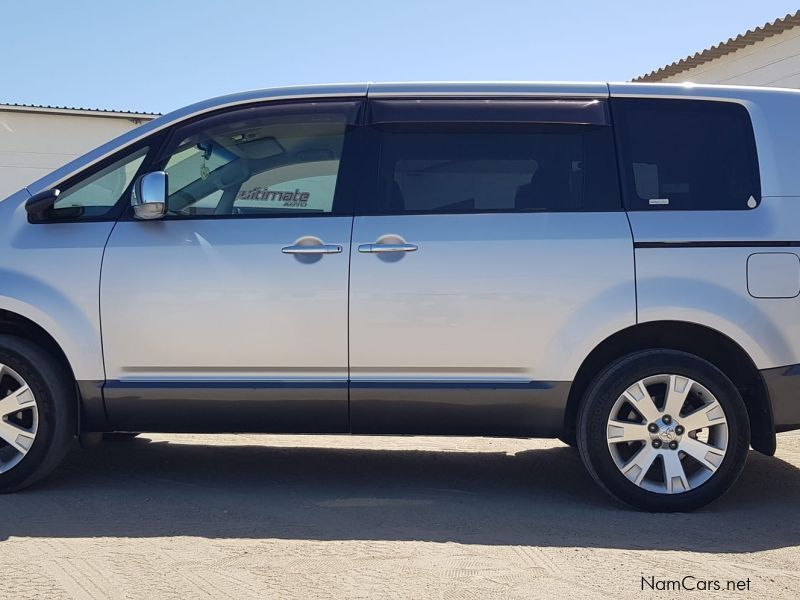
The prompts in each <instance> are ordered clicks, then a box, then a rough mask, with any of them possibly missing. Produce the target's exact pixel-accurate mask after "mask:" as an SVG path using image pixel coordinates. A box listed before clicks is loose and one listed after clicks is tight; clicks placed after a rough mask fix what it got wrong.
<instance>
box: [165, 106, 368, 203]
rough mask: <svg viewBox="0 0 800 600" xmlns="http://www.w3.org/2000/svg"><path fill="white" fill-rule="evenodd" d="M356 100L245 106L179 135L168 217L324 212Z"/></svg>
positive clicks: (170, 163) (170, 166) (170, 170)
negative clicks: (256, 107)
mask: <svg viewBox="0 0 800 600" xmlns="http://www.w3.org/2000/svg"><path fill="white" fill-rule="evenodd" d="M354 106H356V105H355V104H354V103H331V104H325V103H319V104H315V105H313V106H311V105H309V106H304V105H291V106H288V107H286V106H284V107H275V108H274V109H272V108H264V109H248V110H244V111H239V112H237V113H235V114H233V115H228V116H226V117H224V118H222V119H220V118H212V119H210V120H209V121H207V122H205V123H200V124H199V125H193V126H191V127H190V128H188V129H187V130H186V131H185V132H184V133H182V134H180V135H178V137H177V144H175V145H174V148H173V150H171V151H170V153H169V156H168V157H167V158H166V159H165V162H164V170H165V171H166V172H167V175H168V177H169V180H168V181H169V197H168V203H167V211H168V214H169V215H170V216H173V217H192V216H212V215H216V216H235V215H270V214H315V213H316V214H325V213H331V212H333V210H334V195H335V191H336V183H337V176H338V173H339V165H340V162H341V157H342V152H343V148H344V140H345V134H346V132H347V130H348V128H349V125H350V123H351V122H352V119H353V108H354Z"/></svg>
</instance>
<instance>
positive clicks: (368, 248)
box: [358, 244, 419, 254]
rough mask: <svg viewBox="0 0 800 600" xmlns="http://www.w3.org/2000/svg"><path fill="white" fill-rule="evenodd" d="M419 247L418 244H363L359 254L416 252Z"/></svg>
mask: <svg viewBox="0 0 800 600" xmlns="http://www.w3.org/2000/svg"><path fill="white" fill-rule="evenodd" d="M417 250H419V246H417V245H416V244H361V245H360V246H359V247H358V251H359V252H368V253H372V254H376V253H379V252H416V251H417Z"/></svg>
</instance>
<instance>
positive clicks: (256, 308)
mask: <svg viewBox="0 0 800 600" xmlns="http://www.w3.org/2000/svg"><path fill="white" fill-rule="evenodd" d="M798 132H800V92H797V91H792V90H767V89H758V88H743V87H714V86H691V85H647V84H628V83H622V84H533V83H531V84H529V83H514V84H510V83H498V84H488V83H486V84H482V83H463V84H429V83H426V84H370V85H366V84H363V85H329V86H314V87H297V88H283V89H271V90H261V91H256V92H247V93H243V94H237V95H232V96H225V97H222V98H217V99H214V100H210V101H207V102H201V103H199V104H195V105H192V106H189V107H187V108H185V109H181V110H178V111H176V112H174V113H171V114H169V115H166V116H163V117H161V118H158V119H156V120H154V121H152V122H150V123H147V124H146V125H143V126H141V127H139V128H138V129H135V130H133V131H131V132H129V133H127V134H125V135H123V136H121V137H120V138H118V139H116V140H114V141H112V142H109V143H108V144H106V145H104V146H102V147H100V148H98V149H96V150H94V151H93V152H90V153H89V154H87V155H86V156H84V157H82V158H79V159H77V160H75V161H73V162H72V163H70V164H68V165H66V166H65V167H63V168H61V169H59V170H57V171H55V172H54V173H52V174H50V175H48V176H46V177H44V178H43V179H41V180H39V181H37V182H36V183H34V184H32V185H30V186H29V187H28V188H26V189H23V190H20V191H19V192H17V193H16V194H14V195H12V196H10V197H9V198H6V199H5V200H4V201H2V202H0V223H2V227H0V491H14V490H19V489H21V488H23V487H25V486H27V485H29V484H31V483H33V482H34V481H36V480H38V479H41V478H42V477H43V476H45V475H46V474H47V473H48V472H49V471H51V470H52V469H53V468H54V467H55V466H56V465H57V464H58V463H59V461H60V460H61V459H62V458H63V456H64V455H65V453H66V452H67V450H68V448H69V446H70V444H71V443H72V442H73V440H74V438H75V437H76V435H79V434H85V433H87V432H95V433H96V432H131V433H134V432H140V431H154V432H155V431H158V432H274V433H354V434H425V435H481V436H508V437H559V438H561V439H562V440H563V441H564V442H566V443H567V444H570V445H573V446H577V449H578V451H579V452H580V455H581V458H582V460H583V462H584V464H585V465H586V467H587V469H588V471H589V472H590V473H591V475H592V477H593V478H594V479H595V480H596V481H597V482H598V483H599V484H600V485H601V486H602V487H603V488H605V489H606V490H607V491H608V492H609V493H610V494H612V495H613V496H614V497H616V498H618V499H619V500H621V501H623V502H626V503H628V504H630V505H632V506H635V507H638V508H642V509H645V510H655V511H682V510H690V509H693V508H696V507H699V506H702V505H704V504H706V503H707V502H710V501H711V500H713V499H715V498H717V497H719V496H720V495H721V494H722V493H724V492H725V491H726V490H727V489H728V488H730V487H731V485H732V484H733V483H734V482H735V481H736V479H737V478H738V477H739V474H740V473H741V471H742V468H743V467H744V464H745V459H746V457H747V454H748V451H749V448H750V447H752V448H754V449H755V450H757V451H759V452H762V453H764V454H768V455H771V454H773V453H774V452H775V445H776V432H780V431H786V430H789V429H794V428H800V395H799V392H800V318H798V315H800V297H799V296H800V169H799V168H798V167H797V161H798V143H797V140H798Z"/></svg>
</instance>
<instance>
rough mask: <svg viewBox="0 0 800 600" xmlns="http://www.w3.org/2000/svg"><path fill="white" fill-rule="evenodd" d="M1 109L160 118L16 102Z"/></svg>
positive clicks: (125, 111)
mask: <svg viewBox="0 0 800 600" xmlns="http://www.w3.org/2000/svg"><path fill="white" fill-rule="evenodd" d="M3 108H10V109H12V110H26V109H32V110H35V111H53V112H76V113H83V114H86V113H97V114H99V115H107V116H126V117H130V118H137V117H138V118H148V119H153V118H155V117H160V116H161V113H154V112H143V111H133V110H114V109H109V108H84V107H77V106H53V105H50V104H20V103H17V102H9V103H0V110H2V109H3Z"/></svg>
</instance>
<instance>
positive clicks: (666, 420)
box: [661, 415, 672, 425]
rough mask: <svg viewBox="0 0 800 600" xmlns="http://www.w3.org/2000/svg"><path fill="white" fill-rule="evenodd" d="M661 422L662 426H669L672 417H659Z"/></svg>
mask: <svg viewBox="0 0 800 600" xmlns="http://www.w3.org/2000/svg"><path fill="white" fill-rule="evenodd" d="M661 420H662V421H664V425H669V424H670V423H672V417H670V416H669V415H664V416H663V417H661Z"/></svg>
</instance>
